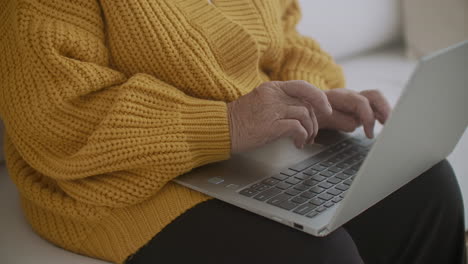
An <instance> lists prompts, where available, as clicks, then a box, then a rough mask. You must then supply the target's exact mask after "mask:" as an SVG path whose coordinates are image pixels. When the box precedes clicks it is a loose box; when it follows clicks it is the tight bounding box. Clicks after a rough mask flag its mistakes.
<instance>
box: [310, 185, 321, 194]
mask: <svg viewBox="0 0 468 264" xmlns="http://www.w3.org/2000/svg"><path fill="white" fill-rule="evenodd" d="M310 191H311V192H314V193H317V194H319V193H322V192H323V191H325V189H323V188H321V187H318V186H315V187H312V188H310Z"/></svg>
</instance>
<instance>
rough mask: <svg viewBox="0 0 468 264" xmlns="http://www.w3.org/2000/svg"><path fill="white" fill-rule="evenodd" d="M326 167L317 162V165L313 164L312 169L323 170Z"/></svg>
mask: <svg viewBox="0 0 468 264" xmlns="http://www.w3.org/2000/svg"><path fill="white" fill-rule="evenodd" d="M326 168H327V167H325V166H322V165H320V164H317V165H315V166H312V169H314V170H318V171H323V170H325V169H326Z"/></svg>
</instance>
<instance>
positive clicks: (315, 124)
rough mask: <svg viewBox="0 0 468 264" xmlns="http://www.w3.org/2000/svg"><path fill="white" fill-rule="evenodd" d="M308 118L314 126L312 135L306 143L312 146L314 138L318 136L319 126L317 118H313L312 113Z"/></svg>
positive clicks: (313, 114)
mask: <svg viewBox="0 0 468 264" xmlns="http://www.w3.org/2000/svg"><path fill="white" fill-rule="evenodd" d="M310 118H311V119H312V123H313V124H314V134H313V135H312V136H311V137H310V138H309V141H308V142H307V143H308V144H313V143H314V141H315V138H316V137H317V135H318V131H319V125H318V120H317V116H315V113H314V112H312V114H310Z"/></svg>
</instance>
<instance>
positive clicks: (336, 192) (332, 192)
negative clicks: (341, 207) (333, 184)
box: [327, 189, 342, 196]
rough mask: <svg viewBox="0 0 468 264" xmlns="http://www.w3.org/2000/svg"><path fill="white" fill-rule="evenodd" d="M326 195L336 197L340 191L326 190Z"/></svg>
mask: <svg viewBox="0 0 468 264" xmlns="http://www.w3.org/2000/svg"><path fill="white" fill-rule="evenodd" d="M327 193H329V194H331V195H333V196H337V195H339V194H341V193H342V191H340V190H337V189H330V190H327Z"/></svg>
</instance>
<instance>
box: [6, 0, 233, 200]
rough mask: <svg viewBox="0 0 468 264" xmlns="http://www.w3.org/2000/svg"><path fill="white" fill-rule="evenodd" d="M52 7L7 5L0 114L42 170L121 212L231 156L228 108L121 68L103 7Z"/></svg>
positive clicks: (77, 194)
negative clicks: (115, 64)
mask: <svg viewBox="0 0 468 264" xmlns="http://www.w3.org/2000/svg"><path fill="white" fill-rule="evenodd" d="M53 2H54V1H49V0H47V1H39V0H38V1H21V2H20V1H6V2H4V3H3V4H1V5H0V7H1V6H4V7H5V8H4V9H3V8H0V15H1V16H0V17H1V18H2V20H3V21H0V22H1V23H0V35H1V39H0V54H1V55H0V56H1V61H0V80H1V82H0V114H1V116H2V119H4V121H5V124H6V128H7V133H8V135H9V138H10V140H11V141H12V142H13V145H14V146H15V148H16V150H17V151H18V153H20V155H21V156H22V158H23V159H24V160H25V161H26V162H27V163H28V164H29V165H30V166H31V167H32V168H33V169H34V170H36V171H38V172H40V173H41V174H43V175H46V176H47V177H50V178H52V179H54V180H55V181H56V182H57V183H58V186H59V187H60V188H61V189H62V190H63V191H64V192H65V193H66V194H67V195H69V196H71V197H73V198H74V199H76V200H78V201H80V202H85V203H89V204H93V205H98V206H110V207H122V206H126V205H130V204H134V203H138V202H140V201H142V200H144V199H146V198H148V197H149V196H151V195H154V194H155V193H156V192H157V191H158V190H159V189H160V188H161V187H162V186H163V185H164V184H165V183H167V182H168V181H170V180H171V179H173V178H174V177H176V176H178V175H180V174H182V173H184V172H187V171H189V170H191V169H192V168H194V167H197V166H200V165H203V164H206V163H210V162H214V161H218V160H223V159H226V158H228V157H229V153H230V137H229V124H228V120H227V114H226V104H225V103H224V102H220V101H210V100H202V99H197V98H194V97H190V96H188V95H186V94H184V93H183V92H181V91H180V90H178V89H176V88H175V87H172V86H171V85H168V84H167V83H164V82H162V81H160V80H158V79H156V78H154V77H152V76H150V75H146V74H135V75H133V76H126V75H125V74H123V73H121V72H118V71H116V70H114V69H112V67H110V66H109V65H110V62H109V61H110V58H109V51H108V49H107V47H106V44H105V37H104V30H103V28H104V24H103V21H102V17H101V9H100V7H99V6H98V4H97V2H98V1H81V2H82V3H83V5H82V6H81V8H75V7H73V8H70V7H68V8H66V10H67V12H64V11H63V10H65V8H64V9H63V10H62V9H61V7H60V6H61V5H69V4H70V3H69V2H67V1H62V3H61V4H60V5H56V4H55V5H54V6H52V4H51V3H53ZM5 5H6V6H5ZM57 6H58V7H57ZM1 9H3V10H8V12H9V13H5V12H6V11H5V12H4V11H3V10H1ZM2 12H3V14H2ZM77 14H80V15H79V16H78V15H77Z"/></svg>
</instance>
